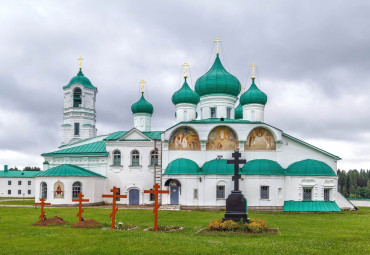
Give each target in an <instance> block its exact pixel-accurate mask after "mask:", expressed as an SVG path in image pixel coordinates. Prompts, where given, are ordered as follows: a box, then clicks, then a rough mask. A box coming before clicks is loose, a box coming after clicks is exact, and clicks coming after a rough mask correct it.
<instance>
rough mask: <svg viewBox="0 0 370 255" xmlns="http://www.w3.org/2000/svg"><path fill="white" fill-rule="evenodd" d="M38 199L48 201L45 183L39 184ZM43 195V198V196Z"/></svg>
mask: <svg viewBox="0 0 370 255" xmlns="http://www.w3.org/2000/svg"><path fill="white" fill-rule="evenodd" d="M40 191H41V192H40V198H42V197H43V198H44V199H48V184H47V183H46V182H41V183H40ZM44 194H45V196H43V195H44Z"/></svg>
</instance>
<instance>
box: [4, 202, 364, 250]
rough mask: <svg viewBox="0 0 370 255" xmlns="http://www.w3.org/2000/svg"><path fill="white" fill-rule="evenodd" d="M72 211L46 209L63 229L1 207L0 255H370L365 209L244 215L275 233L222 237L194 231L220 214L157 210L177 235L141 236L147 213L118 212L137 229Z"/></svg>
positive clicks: (33, 212)
mask: <svg viewBox="0 0 370 255" xmlns="http://www.w3.org/2000/svg"><path fill="white" fill-rule="evenodd" d="M76 213H77V208H46V214H47V216H48V217H53V216H56V215H58V216H60V217H62V218H63V219H64V220H66V221H67V222H68V224H67V225H64V226H50V227H34V226H32V223H34V222H36V221H37V220H38V216H39V214H40V209H39V208H32V207H31V208H9V207H0V216H1V218H0V247H1V249H0V253H1V254H159V253H161V254H370V208H361V210H360V211H357V212H341V213H283V212H249V217H255V218H262V219H265V220H267V222H268V223H269V225H270V227H273V228H279V230H280V234H279V235H266V234H262V235H261V234H260V235H225V234H217V233H215V234H207V235H201V234H196V232H197V231H198V230H200V229H202V228H205V227H206V226H207V224H208V222H209V221H211V220H212V219H214V218H217V217H222V216H223V212H210V211H191V212H190V211H160V212H159V222H160V224H161V225H170V224H173V225H180V226H183V227H184V230H181V231H177V232H144V231H143V229H144V228H146V227H149V226H152V223H153V215H152V211H151V210H121V209H120V210H119V211H118V213H117V216H116V219H117V221H122V222H124V223H132V224H135V225H138V226H140V229H138V230H132V231H117V230H115V231H112V230H101V228H94V229H74V228H72V227H71V225H72V224H73V223H74V222H76V220H77V217H75V215H76ZM109 213H110V210H107V209H95V208H86V209H85V213H84V217H85V218H86V219H95V220H97V221H99V222H101V223H103V224H104V225H106V226H109V225H110V218H109Z"/></svg>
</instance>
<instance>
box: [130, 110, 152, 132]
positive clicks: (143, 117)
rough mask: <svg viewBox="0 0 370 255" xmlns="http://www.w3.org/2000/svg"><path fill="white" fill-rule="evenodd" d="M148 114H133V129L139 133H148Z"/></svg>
mask: <svg viewBox="0 0 370 255" xmlns="http://www.w3.org/2000/svg"><path fill="white" fill-rule="evenodd" d="M151 122H152V115H151V114H150V113H134V127H135V128H136V129H138V130H140V131H141V132H149V131H151V128H152V124H151Z"/></svg>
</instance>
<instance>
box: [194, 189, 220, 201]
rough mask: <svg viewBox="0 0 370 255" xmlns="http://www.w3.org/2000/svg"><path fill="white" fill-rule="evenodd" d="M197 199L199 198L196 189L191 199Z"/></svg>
mask: <svg viewBox="0 0 370 255" xmlns="http://www.w3.org/2000/svg"><path fill="white" fill-rule="evenodd" d="M216 192H217V189H216ZM198 197H199V193H198V189H193V199H198Z"/></svg>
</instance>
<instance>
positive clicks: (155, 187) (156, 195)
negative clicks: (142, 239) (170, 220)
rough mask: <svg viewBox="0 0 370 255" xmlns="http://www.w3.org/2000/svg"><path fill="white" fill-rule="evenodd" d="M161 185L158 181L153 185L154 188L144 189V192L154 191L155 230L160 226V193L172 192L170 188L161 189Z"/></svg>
mask: <svg viewBox="0 0 370 255" xmlns="http://www.w3.org/2000/svg"><path fill="white" fill-rule="evenodd" d="M160 187H161V186H159V184H158V183H156V184H155V185H153V188H154V190H144V193H152V194H154V209H153V213H154V231H157V228H158V209H159V207H160V205H159V203H158V195H159V194H160V193H162V194H169V193H170V192H169V191H168V190H160V189H159V188H160Z"/></svg>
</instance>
